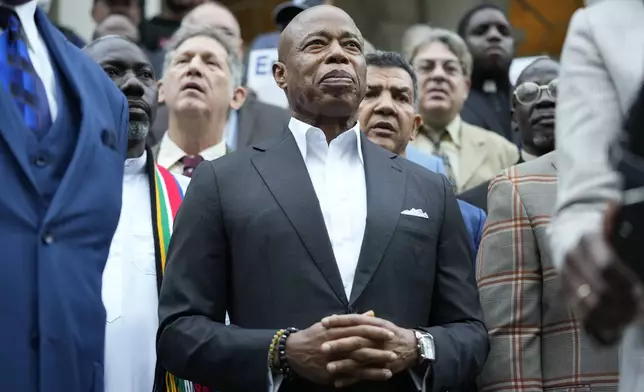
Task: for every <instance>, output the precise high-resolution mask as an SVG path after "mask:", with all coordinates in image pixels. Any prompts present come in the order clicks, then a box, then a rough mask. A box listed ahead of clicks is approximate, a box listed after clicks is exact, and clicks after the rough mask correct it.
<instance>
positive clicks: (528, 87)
mask: <svg viewBox="0 0 644 392" xmlns="http://www.w3.org/2000/svg"><path fill="white" fill-rule="evenodd" d="M558 84H559V79H553V80H551V81H550V83H548V84H547V85H545V86H540V85H538V84H536V83H534V82H525V83H521V84H520V85H519V86H517V88H516V89H514V97H515V98H516V99H517V101H518V102H519V103H520V104H522V105H529V104H531V103H533V102H536V101H537V100H538V99H539V97H541V93H542V91H543V90H546V91H547V92H548V95H549V96H550V98H552V99H555V100H556V99H557V85H558Z"/></svg>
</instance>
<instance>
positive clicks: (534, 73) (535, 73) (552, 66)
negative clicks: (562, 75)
mask: <svg viewBox="0 0 644 392" xmlns="http://www.w3.org/2000/svg"><path fill="white" fill-rule="evenodd" d="M559 67H560V66H559V63H558V62H557V61H555V60H554V59H552V58H550V57H547V56H544V57H539V58H538V59H536V60H534V61H533V62H531V63H530V64H528V66H526V67H525V68H524V69H523V71H522V72H521V73H520V74H519V77H518V78H517V81H516V83H515V84H516V85H517V86H518V85H520V84H521V83H523V82H534V81H536V80H538V79H542V78H541V77H540V76H541V75H543V74H546V75H547V76H549V77H550V79H554V78H556V77H557V76H558V75H559Z"/></svg>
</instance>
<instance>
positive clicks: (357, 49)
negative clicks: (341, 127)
mask: <svg viewBox="0 0 644 392" xmlns="http://www.w3.org/2000/svg"><path fill="white" fill-rule="evenodd" d="M363 47H364V39H363V38H362V34H361V33H360V30H358V27H356V24H355V23H354V22H353V19H351V17H350V16H349V15H348V14H347V13H346V12H344V11H342V10H341V9H340V8H337V7H333V6H329V5H320V6H316V7H312V8H309V9H307V10H305V11H303V12H301V13H300V14H298V15H297V16H296V17H295V18H294V19H293V20H292V21H291V23H289V25H288V26H287V27H286V28H285V29H284V31H283V32H282V35H281V36H280V42H279V46H278V61H277V63H275V64H274V65H273V77H274V78H275V82H276V83H277V85H278V86H279V87H281V88H282V89H283V90H284V91H285V92H286V96H287V98H288V101H289V105H290V106H291V110H292V111H293V112H294V113H295V114H297V115H298V116H300V117H298V118H306V116H309V117H310V116H313V117H316V118H318V119H320V118H327V119H330V118H335V119H340V120H339V121H340V122H342V121H345V120H347V119H349V118H353V116H355V115H356V113H357V111H358V106H359V105H360V101H362V98H363V97H364V94H365V89H366V84H365V80H366V78H367V66H366V62H365V57H364V49H363ZM311 121H313V120H311ZM325 121H326V120H325ZM333 121H335V120H333ZM310 123H311V124H313V123H312V122H310ZM345 129H346V128H345Z"/></svg>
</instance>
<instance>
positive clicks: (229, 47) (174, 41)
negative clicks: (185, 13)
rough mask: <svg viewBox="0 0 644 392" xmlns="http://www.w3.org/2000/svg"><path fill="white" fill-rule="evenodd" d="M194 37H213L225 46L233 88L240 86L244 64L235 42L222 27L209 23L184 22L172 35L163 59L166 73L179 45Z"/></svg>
mask: <svg viewBox="0 0 644 392" xmlns="http://www.w3.org/2000/svg"><path fill="white" fill-rule="evenodd" d="M194 37H208V38H212V39H214V40H215V41H217V42H219V44H220V45H221V46H223V47H224V49H225V50H226V53H227V54H228V59H227V61H226V62H227V63H228V69H230V84H231V90H232V89H235V88H237V87H240V86H241V84H242V73H243V71H242V69H243V65H242V61H241V59H240V58H239V54H238V53H237V50H236V49H235V43H234V42H233V40H232V39H231V38H230V37H229V36H228V35H226V34H225V33H223V32H222V31H221V30H220V29H217V28H213V27H212V26H207V25H193V24H182V25H181V27H179V30H177V31H176V32H175V33H174V34H173V35H172V38H171V39H170V41H169V42H168V46H167V47H166V54H165V59H164V61H163V73H164V75H165V73H166V72H168V69H170V66H171V64H172V59H173V58H174V56H175V54H176V52H177V49H178V48H179V46H181V45H182V44H183V43H184V42H186V41H187V40H189V39H190V38H194Z"/></svg>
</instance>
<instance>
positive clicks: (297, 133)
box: [288, 117, 364, 165]
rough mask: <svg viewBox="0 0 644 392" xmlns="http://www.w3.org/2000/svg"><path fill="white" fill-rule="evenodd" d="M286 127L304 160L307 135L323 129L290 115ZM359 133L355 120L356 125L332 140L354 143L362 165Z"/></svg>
mask: <svg viewBox="0 0 644 392" xmlns="http://www.w3.org/2000/svg"><path fill="white" fill-rule="evenodd" d="M288 128H289V129H290V130H291V133H292V134H293V137H294V138H295V142H296V143H297V147H298V148H299V149H300V153H301V154H302V157H303V158H304V161H306V154H307V148H308V147H307V146H308V143H307V142H308V140H309V137H312V136H309V135H313V134H315V133H317V132H318V131H319V132H321V133H322V134H324V133H323V131H322V130H321V129H320V128H316V127H314V126H312V125H309V124H307V123H305V122H303V121H300V120H298V119H296V118H295V117H291V120H290V121H289V123H288ZM360 135H361V133H360V122H358V121H356V125H354V126H353V127H352V128H351V129H348V130H347V131H345V132H343V133H342V134H341V135H338V136H337V137H336V138H335V139H334V140H333V141H332V142H334V144H335V143H340V144H345V143H346V144H348V143H351V144H354V145H355V150H353V151H357V152H358V157H359V158H360V162H361V163H362V164H363V165H364V158H363V157H362V140H361V137H360Z"/></svg>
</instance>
